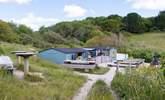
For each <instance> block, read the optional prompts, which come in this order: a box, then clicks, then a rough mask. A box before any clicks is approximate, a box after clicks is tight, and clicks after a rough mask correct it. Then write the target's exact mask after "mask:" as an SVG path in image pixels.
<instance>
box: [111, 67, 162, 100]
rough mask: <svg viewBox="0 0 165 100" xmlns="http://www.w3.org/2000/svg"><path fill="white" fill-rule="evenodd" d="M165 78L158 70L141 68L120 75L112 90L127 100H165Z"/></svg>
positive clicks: (117, 76)
mask: <svg viewBox="0 0 165 100" xmlns="http://www.w3.org/2000/svg"><path fill="white" fill-rule="evenodd" d="M164 84H165V78H164V77H163V74H162V72H161V71H160V70H159V69H156V68H139V69H135V70H131V71H127V72H126V73H125V74H121V73H118V74H117V75H116V77H115V78H114V80H113V81H112V88H113V89H114V90H115V91H116V92H117V93H119V96H120V97H121V98H122V99H125V100H164V97H165V92H164Z"/></svg>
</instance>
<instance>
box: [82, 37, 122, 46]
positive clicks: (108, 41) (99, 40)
mask: <svg viewBox="0 0 165 100" xmlns="http://www.w3.org/2000/svg"><path fill="white" fill-rule="evenodd" d="M123 42H124V41H123V37H122V36H120V40H118V36H117V35H116V34H111V35H102V36H95V37H93V38H92V39H90V40H88V41H87V42H86V43H85V46H86V47H99V46H101V47H108V46H109V47H118V44H119V45H122V44H123Z"/></svg>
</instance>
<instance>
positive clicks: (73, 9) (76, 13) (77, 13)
mask: <svg viewBox="0 0 165 100" xmlns="http://www.w3.org/2000/svg"><path fill="white" fill-rule="evenodd" d="M64 12H65V13H66V16H67V17H82V16H84V15H85V13H86V12H87V10H86V9H84V8H82V7H81V6H79V5H75V4H71V5H65V6H64Z"/></svg>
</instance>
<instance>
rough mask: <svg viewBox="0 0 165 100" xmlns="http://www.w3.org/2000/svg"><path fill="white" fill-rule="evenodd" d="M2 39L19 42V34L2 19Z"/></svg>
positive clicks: (0, 26)
mask: <svg viewBox="0 0 165 100" xmlns="http://www.w3.org/2000/svg"><path fill="white" fill-rule="evenodd" d="M0 39H1V41H6V42H18V36H17V34H16V33H14V32H13V31H12V28H11V27H10V25H9V24H8V23H6V22H4V21H1V20H0Z"/></svg>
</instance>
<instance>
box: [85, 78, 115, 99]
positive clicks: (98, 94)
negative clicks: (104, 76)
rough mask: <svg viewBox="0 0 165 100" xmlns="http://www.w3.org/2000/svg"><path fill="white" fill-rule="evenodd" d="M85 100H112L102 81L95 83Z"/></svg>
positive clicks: (108, 89) (107, 88)
mask: <svg viewBox="0 0 165 100" xmlns="http://www.w3.org/2000/svg"><path fill="white" fill-rule="evenodd" d="M87 100H114V98H113V97H112V93H111V91H110V88H109V87H108V86H107V84H106V83H105V82H104V81H101V80H99V81H97V82H96V83H95V84H94V86H93V87H92V89H91V91H90V92H89V94H88V96H87Z"/></svg>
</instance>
